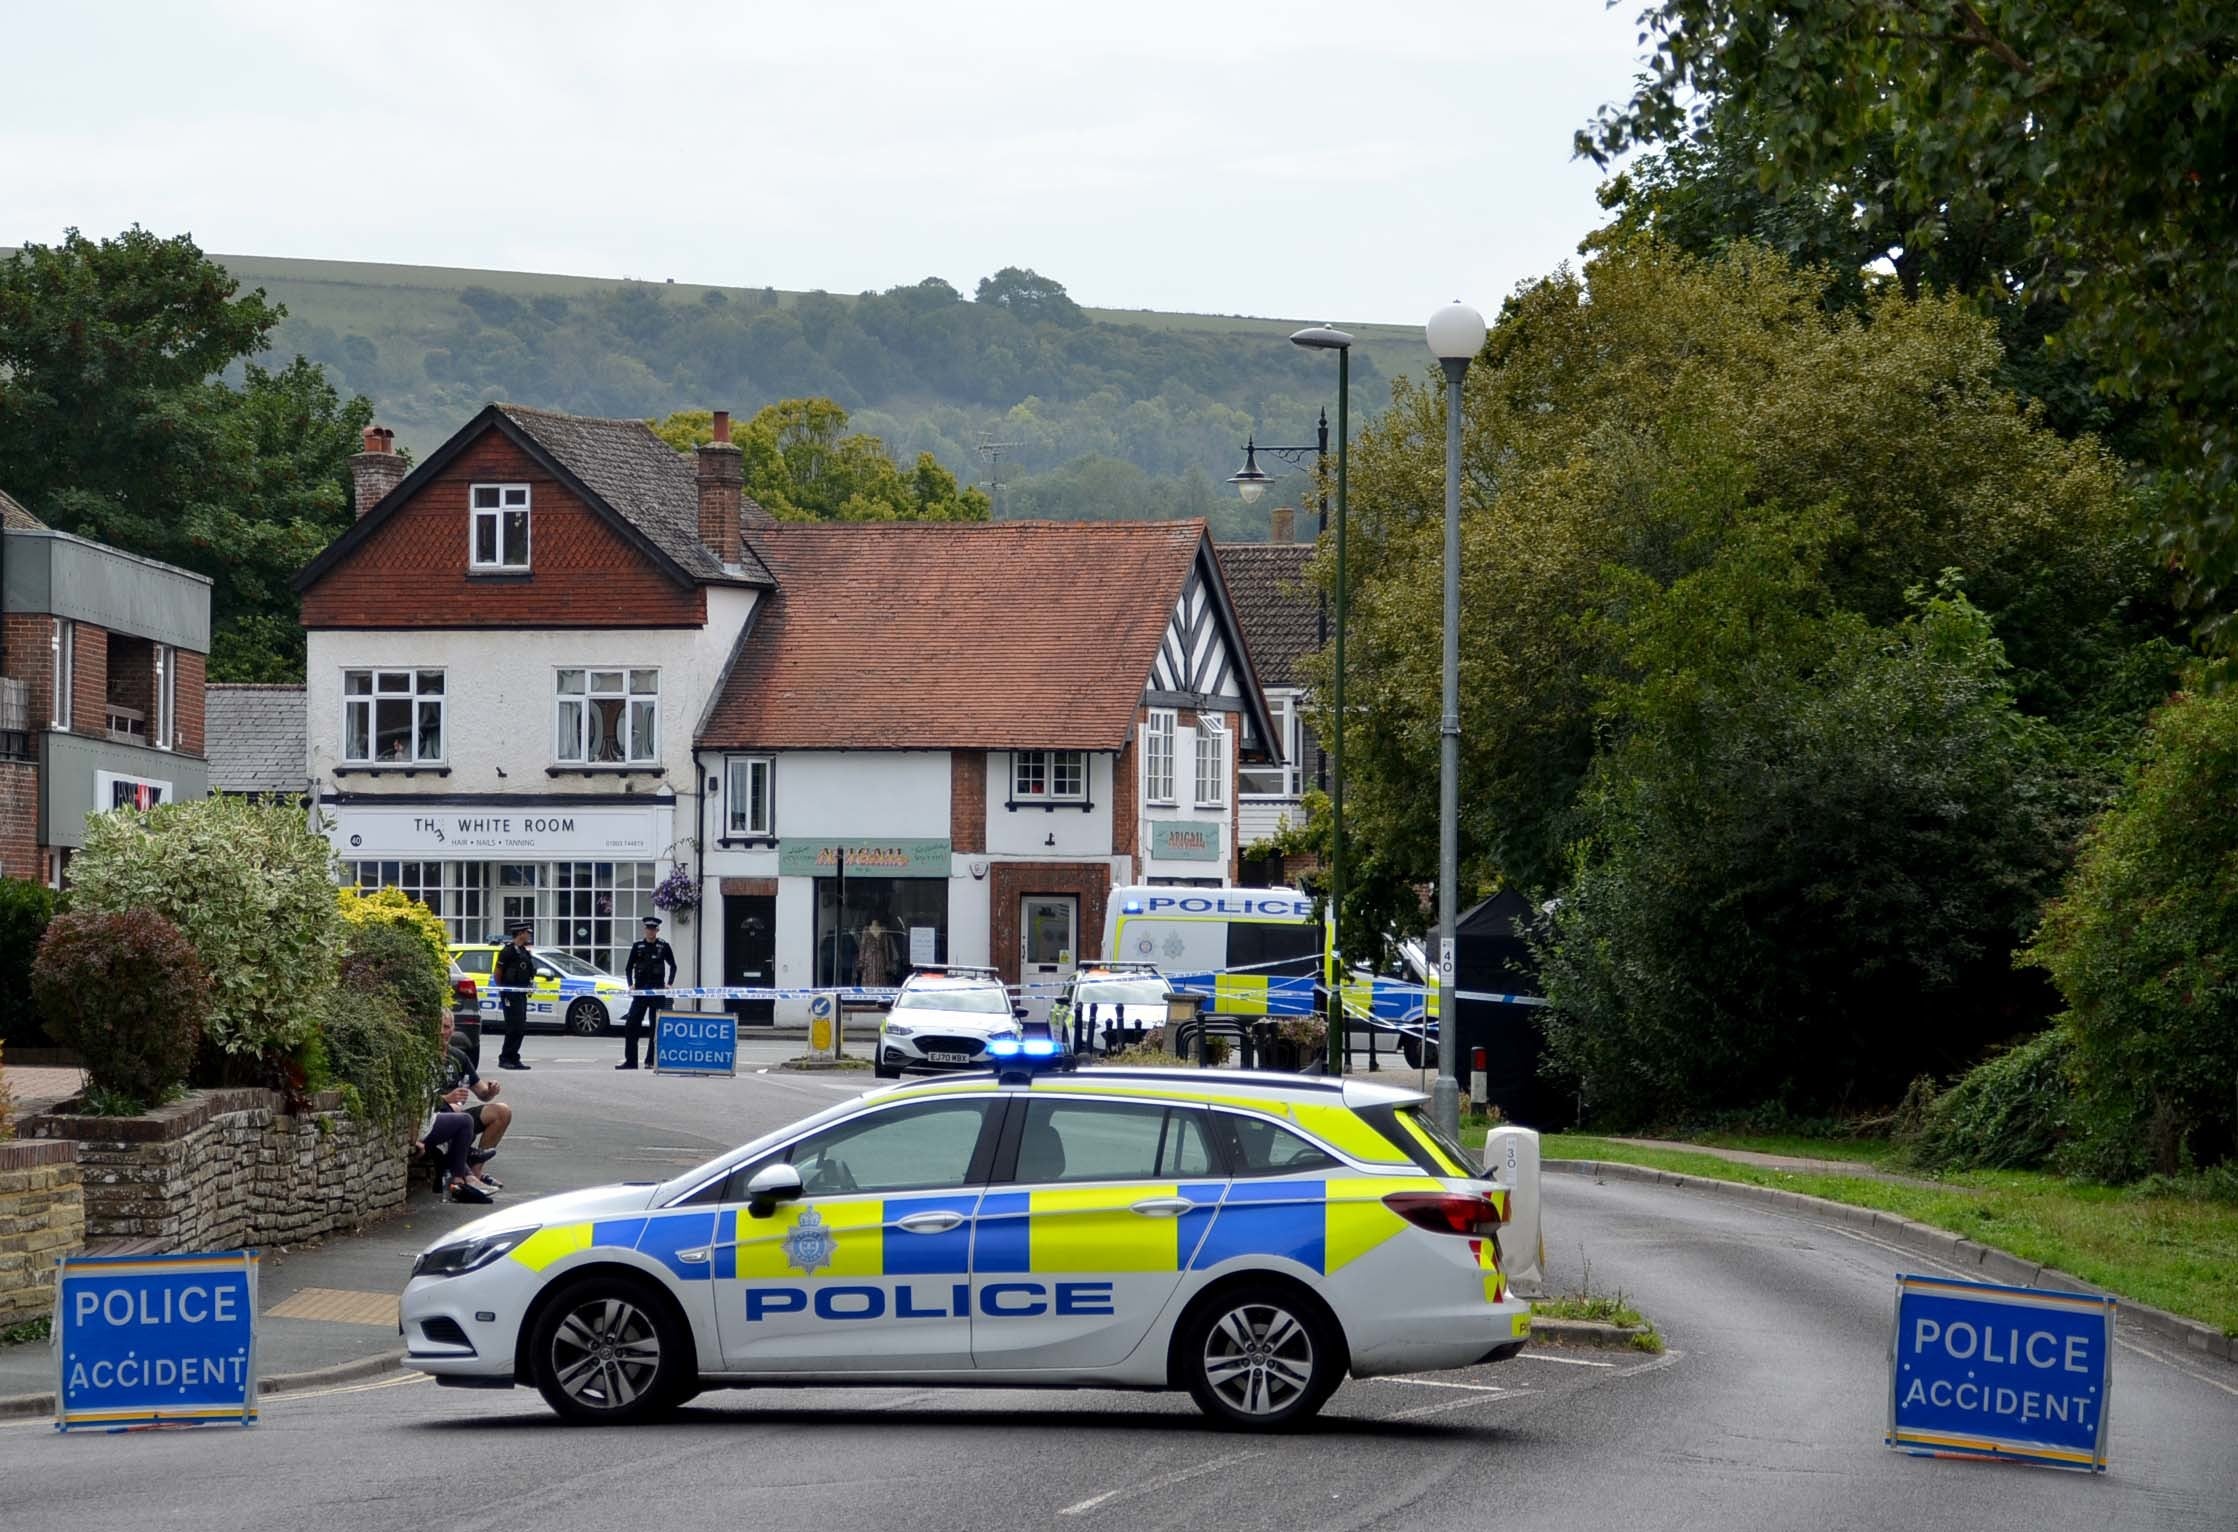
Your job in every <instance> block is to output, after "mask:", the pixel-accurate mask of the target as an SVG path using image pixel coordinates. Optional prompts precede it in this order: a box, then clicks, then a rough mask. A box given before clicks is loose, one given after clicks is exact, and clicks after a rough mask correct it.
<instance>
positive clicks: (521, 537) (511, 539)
mask: <svg viewBox="0 0 2238 1532" xmlns="http://www.w3.org/2000/svg"><path fill="white" fill-rule="evenodd" d="M467 567H468V568H470V569H486V570H495V571H501V572H508V573H510V572H517V571H520V570H525V569H527V568H528V486H527V485H526V484H477V485H475V486H474V530H473V537H472V543H471V545H470V547H469V549H468V554H467Z"/></svg>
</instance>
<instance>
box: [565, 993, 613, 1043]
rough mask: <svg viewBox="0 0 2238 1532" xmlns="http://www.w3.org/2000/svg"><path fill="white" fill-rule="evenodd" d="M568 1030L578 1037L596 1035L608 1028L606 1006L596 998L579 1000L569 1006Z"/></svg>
mask: <svg viewBox="0 0 2238 1532" xmlns="http://www.w3.org/2000/svg"><path fill="white" fill-rule="evenodd" d="M567 1030H568V1031H570V1032H572V1033H574V1034H575V1035H576V1036H577V1037H596V1036H598V1035H599V1034H600V1033H602V1032H604V1031H605V1030H606V1007H605V1006H603V1005H600V1004H599V1003H598V1002H597V1001H596V1000H590V999H584V1000H578V1001H576V1002H575V1003H574V1004H573V1005H571V1006H569V1007H568V1008H567Z"/></svg>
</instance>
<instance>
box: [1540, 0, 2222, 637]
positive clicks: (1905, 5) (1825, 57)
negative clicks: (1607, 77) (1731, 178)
mask: <svg viewBox="0 0 2238 1532" xmlns="http://www.w3.org/2000/svg"><path fill="white" fill-rule="evenodd" d="M1642 36H1643V39H1645V40H1646V41H1648V42H1649V43H1650V45H1651V47H1652V49H1653V54H1652V57H1651V60H1650V63H1649V70H1648V73H1647V74H1646V75H1644V76H1643V77H1642V80H1641V83H1640V85H1639V87H1638V89H1637V90H1636V92H1635V93H1634V95H1633V97H1632V98H1631V100H1630V101H1628V102H1626V103H1625V104H1624V105H1622V106H1620V107H1617V108H1613V109H1611V110H1608V111H1606V112H1604V113H1603V114H1602V116H1601V117H1600V118H1599V120H1598V121H1596V122H1595V123H1594V124H1592V125H1591V126H1590V127H1589V128H1588V129H1587V130H1585V131H1583V132H1581V133H1580V134H1579V135H1578V147H1579V149H1580V151H1581V152H1583V153H1586V154H1588V155H1591V156H1593V157H1595V158H1597V159H1600V160H1602V161H1603V162H1604V163H1605V162H1606V161H1607V160H1608V159H1609V158H1611V157H1613V156H1614V155H1616V154H1619V153H1622V152H1624V151H1626V150H1628V149H1631V148H1633V147H1635V146H1638V145H1641V144H1647V143H1658V142H1660V143H1670V142H1673V141H1675V140H1680V139H1683V138H1687V137H1692V138H1694V139H1696V140H1697V141H1705V140H1714V139H1715V137H1716V136H1717V135H1718V134H1719V133H1720V132H1721V131H1729V130H1734V129H1736V128H1741V129H1744V130H1745V131H1747V132H1749V133H1752V134H1753V135H1755V136H1756V137H1757V138H1758V139H1759V140H1760V141H1761V142H1762V143H1763V144H1764V145H1765V147H1766V150H1767V151H1768V152H1766V153H1765V154H1763V155H1762V156H1761V157H1760V159H1759V161H1758V166H1757V170H1758V175H1759V178H1760V180H1761V182H1762V184H1763V185H1764V186H1766V187H1768V188H1771V187H1779V188H1810V187H1817V186H1827V185H1835V186H1842V187H1845V188H1847V189H1848V190H1849V192H1850V193H1851V194H1852V195H1854V196H1855V197H1857V198H1858V199H1859V200H1858V205H1859V207H1860V208H1861V213H1860V219H1861V221H1863V222H1883V221H1888V220H1893V221H1894V222H1895V223H1896V225H1897V226H1898V227H1899V229H1900V231H1901V238H1902V241H1903V244H1904V246H1905V247H1907V248H1911V249H1919V248H1929V247H1933V246H1935V245H1936V244H1938V243H1939V242H1948V241H1949V240H1951V239H1952V238H1953V237H1954V225H1955V223H1956V222H1957V221H1958V220H1954V219H1953V218H1952V217H1951V216H1950V215H1951V214H1952V212H1953V210H1954V209H1957V208H1960V207H1974V206H1980V205H1982V204H1984V203H1987V204H1993V205H1994V206H1995V207H1996V208H1997V209H1998V211H1999V214H2000V217H2001V219H2002V221H2003V225H2004V227H2006V228H2008V229H2011V230H2014V231H2018V232H2019V235H2020V239H2019V245H2020V249H2019V251H2018V255H2017V258H2016V259H2015V261H2014V263H2013V264H2014V268H2015V270H2016V271H2017V272H2018V274H2019V276H2020V278H2021V281H2022V283H2023V285H2024V286H2025V288H2026V290H2027V291H2029V292H2030V293H2032V294H2034V295H2035V296H2037V297H2038V298H2040V299H2042V300H2045V301H2056V302H2058V303H2060V304H2063V305H2064V306H2065V309H2066V312H2067V315H2068V318H2067V321H2066V323H2065V325H2064V327H2063V329H2062V331H2061V334H2060V336H2059V340H2060V342H2061V344H2062V345H2063V346H2065V347H2068V348H2070V349H2071V350H2072V351H2073V352H2075V353H2076V354H2078V355H2080V356H2082V357H2084V358H2087V359H2088V360H2089V361H2090V362H2091V363H2092V365H2093V366H2094V367H2095V368H2096V369H2097V371H2098V375H2099V381H2100V386H2101V387H2103V388H2105V389H2106V390H2107V391H2109V392H2110V393H2112V394H2113V395H2115V396H2116V397H2118V398H2123V399H2133V400H2138V401H2141V402H2143V403H2144V404H2145V405H2146V406H2148V407H2149V408H2150V409H2151V410H2152V411H2153V412H2154V413H2155V414H2156V415H2157V416H2158V417H2159V423H2160V427H2161V430H2160V441H2161V450H2160V452H2159V454H2158V461H2159V462H2160V464H2161V465H2163V466H2164V468H2165V469H2166V471H2167V476H2168V482H2167V484H2166V486H2165V489H2166V493H2165V497H2164V502H2165V503H2164V512H2165V515H2166V517H2167V522H2168V526H2167V532H2166V534H2165V542H2166V546H2167V550H2168V553H2169V556H2170V557H2171V558H2172V559H2173V560H2174V561H2175V562H2176V563H2177V565H2178V566H2179V567H2180V568H2181V570H2182V572H2183V574H2184V577H2185V580H2184V585H2183V589H2182V595H2183V598H2184V600H2185V603H2186V605H2187V608H2188V610H2189V611H2190V612H2191V614H2192V616H2193V618H2194V621H2195V632H2196V633H2197V635H2198V636H2199V637H2200V638H2201V640H2202V641H2204V642H2205V643H2207V644H2208V645H2209V646H2210V647H2211V648H2212V649H2213V650H2215V651H2216V652H2218V653H2220V654H2222V655H2224V656H2226V657H2227V656H2231V655H2234V654H2238V621H2234V618H2238V264H2234V263H2232V262H2231V260H2230V259H2229V252H2230V249H2231V248H2232V246H2233V244H2234V243H2238V156H2234V155H2233V154H2232V153H2231V148H2232V144H2233V141H2234V138H2238V67H2233V65H2234V62H2238V12H2234V11H2233V10H2232V9H2231V7H2229V6H2228V5H2223V4H2218V3H2214V0H2172V3H2167V4H2160V5H2133V4H2125V3H2122V0H2084V3H2080V4H2069V5H2049V4H2044V3H2042V0H2009V3H2001V4H1982V5H1976V4H1975V3H1973V0H1825V3H1822V4H1817V5H1813V6H1811V7H1810V8H1809V9H1808V11H1807V12H1806V11H1802V10H1799V9H1798V8H1796V7H1795V6H1793V5H1791V4H1787V3H1783V0H1658V3H1655V4H1652V5H1651V6H1650V7H1649V8H1648V9H1647V11H1646V12H1645V14H1644V15H1643V17H1642ZM1884 148H1885V156H1886V160H1885V167H1886V168H1885V173H1883V174H1878V175H1872V176H1867V175H1864V174H1861V173H1860V171H1861V170H1862V168H1863V167H1864V166H1866V165H1867V164H1868V163H1869V162H1870V161H1871V160H1872V158H1873V156H1874V155H1876V154H1878V153H1881V152H1882V151H1883V149H1884ZM1961 189H1963V192H1962V191H1961Z"/></svg>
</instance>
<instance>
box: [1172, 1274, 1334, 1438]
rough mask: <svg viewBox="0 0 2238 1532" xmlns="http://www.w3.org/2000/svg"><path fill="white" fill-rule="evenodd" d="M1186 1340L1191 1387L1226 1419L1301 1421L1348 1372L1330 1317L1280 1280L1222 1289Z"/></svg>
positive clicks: (1184, 1371) (1240, 1422)
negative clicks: (1341, 1361)
mask: <svg viewBox="0 0 2238 1532" xmlns="http://www.w3.org/2000/svg"><path fill="white" fill-rule="evenodd" d="M1178 1340H1179V1348H1180V1355H1179V1357H1178V1359H1177V1360H1178V1362H1179V1368H1180V1372H1181V1376H1182V1379H1183V1381H1185V1382H1186V1383H1187V1384H1188V1386H1189V1393H1190V1395H1191V1396H1192V1397H1193V1398H1195V1400H1196V1401H1197V1408H1199V1409H1201V1410H1203V1411H1204V1412H1205V1414H1207V1415H1209V1416H1211V1417H1212V1418H1213V1419H1214V1420H1216V1421H1218V1422H1220V1423H1221V1424H1223V1425H1230V1426H1242V1427H1246V1428H1249V1429H1254V1430H1267V1429H1272V1428H1279V1427H1282V1426H1287V1425H1295V1424H1300V1423H1302V1422H1304V1421H1307V1420H1310V1419H1311V1418H1312V1417H1313V1416H1314V1415H1315V1413H1317V1412H1318V1411H1319V1410H1320V1408H1321V1406H1322V1405H1323V1404H1324V1403H1326V1402H1327V1401H1328V1398H1329V1395H1330V1394H1332V1393H1334V1392H1336V1387H1337V1383H1338V1382H1339V1380H1340V1365H1339V1363H1338V1361H1337V1358H1336V1349H1337V1348H1336V1345H1335V1343H1334V1340H1333V1337H1332V1336H1331V1335H1330V1327H1329V1325H1328V1323H1327V1322H1326V1321H1325V1320H1324V1319H1323V1318H1322V1316H1321V1315H1320V1314H1318V1313H1316V1312H1315V1311H1314V1309H1313V1308H1312V1307H1311V1306H1309V1305H1308V1304H1305V1303H1302V1302H1300V1301H1299V1300H1298V1299H1297V1298H1295V1297H1293V1296H1292V1295H1291V1294H1290V1293H1289V1292H1288V1291H1286V1290H1284V1289H1283V1288H1281V1287H1278V1286H1272V1285H1265V1286H1260V1285H1253V1286H1248V1287H1241V1288H1231V1289H1230V1290H1228V1291H1227V1292H1225V1293H1219V1294H1216V1295H1215V1296H1214V1298H1213V1301H1211V1302H1209V1303H1206V1304H1204V1305H1202V1306H1201V1308H1200V1310H1199V1312H1198V1313H1197V1314H1196V1315H1195V1316H1194V1317H1193V1319H1192V1320H1191V1322H1190V1323H1189V1324H1188V1325H1186V1326H1185V1327H1184V1328H1183V1330H1182V1332H1181V1334H1180V1336H1179V1337H1178Z"/></svg>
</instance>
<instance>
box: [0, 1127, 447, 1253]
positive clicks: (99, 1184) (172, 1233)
mask: <svg viewBox="0 0 2238 1532" xmlns="http://www.w3.org/2000/svg"><path fill="white" fill-rule="evenodd" d="M283 1104H284V1103H283V1101H282V1098H281V1097H280V1096H279V1095H278V1094H277V1093H275V1092H272V1091H266V1090H218V1091H198V1092H196V1093H195V1094H194V1095H191V1096H189V1097H188V1098H187V1099H185V1100H184V1101H178V1102H174V1103H172V1104H171V1105H169V1106H163V1107H158V1108H156V1109H155V1110H154V1111H152V1112H149V1113H147V1114H145V1115H144V1116H140V1117H73V1116H67V1115H63V1114H60V1113H50V1114H46V1115H43V1116H37V1117H30V1118H27V1119H25V1120H24V1121H23V1122H22V1123H20V1124H18V1126H17V1132H18V1133H19V1134H20V1135H21V1137H22V1138H24V1139H26V1140H37V1139H48V1140H52V1139H73V1140H75V1141H76V1143H77V1163H78V1169H79V1172H80V1174H81V1175H82V1177H83V1181H84V1188H85V1234H86V1237H87V1238H89V1239H130V1240H138V1241H149V1242H152V1243H153V1245H154V1248H155V1249H157V1250H161V1251H174V1250H181V1251H194V1250H239V1249H246V1248H249V1247H252V1246H266V1245H290V1244H295V1243H297V1242H298V1241H301V1240H306V1239H313V1238H316V1237H318V1236H319V1235H322V1234H331V1233H334V1232H337V1231H339V1230H345V1229H353V1228H356V1227H357V1226H358V1225H360V1224H364V1223H370V1222H372V1221H373V1220H374V1219H376V1218H379V1217H382V1216H383V1215H385V1214H387V1213H390V1212H392V1211H394V1210H395V1209H397V1208H399V1207H402V1206H403V1205H404V1196H405V1192H406V1190H407V1186H408V1169H407V1157H408V1155H409V1153H410V1150H411V1133H410V1129H409V1127H398V1128H392V1129H388V1130H377V1129H375V1128H374V1127H373V1126H372V1125H371V1124H368V1123H366V1122H363V1121H360V1120H359V1119H357V1118H354V1117H352V1116H350V1115H349V1113H347V1112H345V1111H343V1110H342V1109H341V1107H340V1104H339V1098H337V1097H335V1096H333V1095H331V1094H329V1095H327V1096H323V1097H321V1098H319V1099H318V1100H317V1101H315V1102H314V1103H313V1110H311V1111H308V1112H304V1113H302V1114H300V1115H290V1114H289V1113H287V1112H285V1111H283V1110H282V1109H281V1108H282V1106H283Z"/></svg>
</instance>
